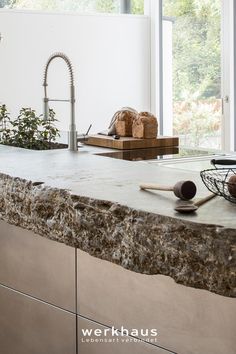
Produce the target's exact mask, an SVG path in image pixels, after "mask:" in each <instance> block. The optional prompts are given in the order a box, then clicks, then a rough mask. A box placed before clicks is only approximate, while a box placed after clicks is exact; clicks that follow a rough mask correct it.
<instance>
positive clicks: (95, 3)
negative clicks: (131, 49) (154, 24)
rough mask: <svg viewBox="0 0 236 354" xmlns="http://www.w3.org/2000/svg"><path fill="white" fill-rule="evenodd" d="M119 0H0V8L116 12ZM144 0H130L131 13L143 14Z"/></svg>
mask: <svg viewBox="0 0 236 354" xmlns="http://www.w3.org/2000/svg"><path fill="white" fill-rule="evenodd" d="M119 5H120V1H119V0H79V1H74V0H0V8H1V7H8V8H24V9H34V10H49V11H52V10H54V11H78V12H106V13H117V12H119V8H120V6H119ZM143 7H144V0H132V13H133V14H143Z"/></svg>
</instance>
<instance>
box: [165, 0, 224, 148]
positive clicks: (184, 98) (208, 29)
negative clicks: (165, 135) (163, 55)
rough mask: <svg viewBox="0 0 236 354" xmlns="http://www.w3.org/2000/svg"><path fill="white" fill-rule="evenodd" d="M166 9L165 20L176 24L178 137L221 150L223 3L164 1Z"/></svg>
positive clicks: (174, 35)
mask: <svg viewBox="0 0 236 354" xmlns="http://www.w3.org/2000/svg"><path fill="white" fill-rule="evenodd" d="M163 5H164V9H163V13H164V16H168V17H171V18H172V19H173V21H174V23H173V100H174V106H173V108H174V133H175V134H178V135H180V136H182V137H183V139H184V141H185V142H186V141H187V142H188V144H190V145H193V146H199V145H202V146H209V145H210V146H211V145H212V146H211V147H216V148H219V147H220V139H219V135H220V130H221V105H220V97H221V0H214V1H212V0H164V1H163ZM214 136H215V141H214V139H212V137H214ZM207 140H212V141H213V143H209V142H208V141H207Z"/></svg>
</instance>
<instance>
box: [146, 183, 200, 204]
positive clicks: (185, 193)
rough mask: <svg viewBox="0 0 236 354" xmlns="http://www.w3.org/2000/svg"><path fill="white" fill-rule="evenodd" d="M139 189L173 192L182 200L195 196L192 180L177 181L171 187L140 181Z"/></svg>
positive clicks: (195, 188)
mask: <svg viewBox="0 0 236 354" xmlns="http://www.w3.org/2000/svg"><path fill="white" fill-rule="evenodd" d="M139 187H140V189H143V190H145V189H154V190H158V191H170V192H174V194H175V196H176V197H177V198H180V199H182V200H190V199H192V198H193V197H195V195H196V192H197V187H196V185H195V183H194V182H192V181H179V182H177V183H176V184H175V185H174V186H173V187H170V186H163V185H159V184H156V183H142V184H140V186H139Z"/></svg>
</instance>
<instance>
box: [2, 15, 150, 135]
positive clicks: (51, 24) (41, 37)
mask: <svg viewBox="0 0 236 354" xmlns="http://www.w3.org/2000/svg"><path fill="white" fill-rule="evenodd" d="M0 33H1V34H2V36H3V40H2V42H0V102H2V103H6V104H7V105H8V107H9V109H10V111H11V112H12V115H16V114H17V112H18V111H19V109H20V108H21V107H33V108H35V109H36V110H37V111H38V112H40V113H42V98H43V87H42V81H43V69H44V66H45V63H46V61H47V59H48V57H49V56H50V55H51V54H52V53H54V52H57V51H62V52H64V53H66V54H67V55H68V56H69V58H70V59H71V61H72V63H73V66H74V71H75V82H76V100H77V104H76V123H77V129H78V130H79V132H84V131H85V130H86V129H87V127H88V125H89V124H90V123H92V124H93V132H97V131H98V130H102V129H104V128H106V126H107V125H108V124H109V122H110V119H111V116H112V115H113V113H114V111H116V110H117V109H119V108H121V107H122V106H126V105H128V106H131V107H134V108H136V109H138V110H149V109H150V48H149V20H148V18H147V17H145V16H129V15H72V14H47V13H35V12H19V11H18V12H17V11H5V10H1V11H0ZM48 92H49V97H51V98H63V99H65V98H68V96H69V76H68V72H67V68H66V65H65V63H64V62H63V61H62V60H61V59H56V60H55V61H54V63H52V65H51V67H50V69H49V89H48ZM51 106H52V107H53V108H54V109H55V110H56V112H57V117H58V118H59V119H60V124H59V127H60V129H62V130H67V129H68V121H69V116H70V115H69V104H68V103H53V104H51Z"/></svg>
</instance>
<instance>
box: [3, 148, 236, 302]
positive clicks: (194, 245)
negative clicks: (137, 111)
mask: <svg viewBox="0 0 236 354" xmlns="http://www.w3.org/2000/svg"><path fill="white" fill-rule="evenodd" d="M103 151H104V149H101V148H93V147H89V146H83V147H82V148H80V149H79V151H78V152H71V151H68V150H66V149H65V150H50V151H30V150H25V149H19V148H14V147H8V146H2V145H0V172H1V173H2V175H1V195H2V196H1V203H0V217H1V218H3V219H5V220H7V221H8V222H10V223H14V224H17V225H19V226H22V227H25V228H29V229H32V230H34V231H35V232H36V233H38V234H41V235H43V236H46V237H48V238H51V239H55V240H57V241H60V242H64V243H66V244H69V245H72V246H76V247H79V248H81V249H82V250H84V251H86V252H88V253H90V254H92V255H94V256H97V257H100V258H102V259H106V260H109V261H112V262H115V263H117V264H120V265H122V266H123V267H125V268H128V269H130V270H133V271H137V272H142V273H145V274H158V273H160V274H165V275H169V276H171V277H173V278H174V279H175V280H176V281H177V282H179V283H182V284H185V285H189V286H193V287H198V288H203V289H206V290H210V291H214V292H216V293H218V294H221V295H225V296H233V297H236V283H235V282H236V280H235V275H236V254H235V253H236V221H235V213H236V204H232V203H230V202H228V201H226V200H224V199H223V198H220V197H216V198H214V199H213V200H211V201H210V202H209V203H208V204H206V205H204V206H202V207H201V208H199V210H198V211H197V212H196V213H195V214H193V215H182V214H178V213H176V212H175V211H174V207H175V206H176V205H178V204H179V203H180V201H179V200H177V199H176V197H175V196H174V195H173V193H172V192H159V191H141V190H140V189H139V184H140V183H141V182H151V183H152V182H154V183H159V184H165V185H174V184H175V183H176V182H177V181H179V180H189V179H191V180H193V181H194V182H195V183H196V185H197V188H198V194H197V196H196V200H197V199H198V198H201V197H205V196H206V195H208V194H209V191H208V190H207V189H206V187H205V186H204V185H203V183H202V181H201V178H200V175H199V166H200V167H201V166H202V167H203V168H211V166H210V162H209V161H210V158H208V159H207V158H202V160H198V159H196V164H195V160H193V161H188V160H184V159H183V161H181V162H180V163H176V164H173V163H172V161H170V162H168V163H167V162H165V163H163V164H161V163H160V164H159V163H157V162H154V161H150V162H147V161H138V162H132V161H124V160H117V159H112V158H108V157H103V156H99V155H96V154H97V153H99V152H103ZM24 180H26V181H24ZM27 181H32V182H44V184H43V185H35V184H34V183H31V184H29V183H28V184H27ZM50 193H51V194H50ZM52 193H54V194H53V196H52ZM55 195H57V197H55ZM29 196H30V200H31V202H30V204H29V202H27V203H28V204H27V208H26V205H25V200H28V199H27V198H29ZM4 198H5V199H4ZM40 198H41V201H40V208H39V209H38V210H37V213H36V214H37V215H36V214H33V213H34V212H35V205H36V204H37V201H38V199H40ZM50 198H51V199H52V200H51V202H52V205H51V207H53V206H54V207H55V210H56V208H57V203H60V205H61V203H62V199H63V198H64V199H63V200H65V203H64V204H65V205H64V207H66V208H67V209H66V208H65V210H67V211H65V214H66V213H67V212H68V215H64V218H65V219H64V221H65V220H66V222H65V223H64V224H65V225H66V226H65V225H64V226H62V225H61V214H60V216H58V215H59V214H58V215H56V214H54V213H53V211H51V213H50V212H48V213H47V212H46V211H45V210H44V212H42V213H41V211H42V209H43V208H44V207H43V203H44V204H45V209H47V210H48V208H49V207H50V205H49V203H48V199H50ZM33 200H34V206H33V202H32V201H33ZM43 201H44V202H43ZM101 201H105V202H101ZM66 203H68V204H66ZM68 205H69V207H68ZM19 206H20V209H21V210H20V211H19ZM17 207H18V209H17ZM73 208H74V209H73ZM13 209H14V210H13ZM68 210H69V211H68ZM74 210H75V211H74ZM57 211H58V210H57ZM74 212H75V214H74ZM40 213H41V214H40ZM61 213H64V211H62V210H61ZM76 213H77V214H76ZM27 214H28V215H27ZM37 218H39V219H40V221H39V220H37ZM66 218H67V219H66ZM68 218H69V219H70V220H69V221H68ZM76 218H80V221H79V222H78V223H77V219H76ZM59 219H60V222H59ZM45 220H46V221H45ZM95 221H97V224H96V222H95ZM57 222H58V223H57ZM59 224H60V225H59ZM72 224H73V226H72ZM52 225H54V226H52ZM65 228H66V230H67V231H68V232H67V233H66V232H65ZM122 235H123V236H122ZM82 236H83V237H82Z"/></svg>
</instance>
